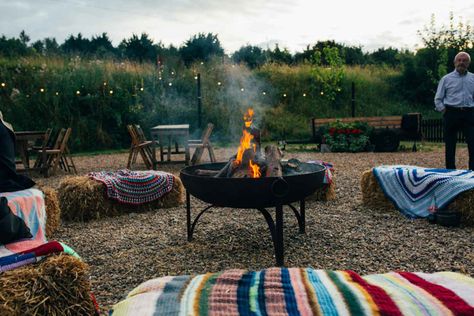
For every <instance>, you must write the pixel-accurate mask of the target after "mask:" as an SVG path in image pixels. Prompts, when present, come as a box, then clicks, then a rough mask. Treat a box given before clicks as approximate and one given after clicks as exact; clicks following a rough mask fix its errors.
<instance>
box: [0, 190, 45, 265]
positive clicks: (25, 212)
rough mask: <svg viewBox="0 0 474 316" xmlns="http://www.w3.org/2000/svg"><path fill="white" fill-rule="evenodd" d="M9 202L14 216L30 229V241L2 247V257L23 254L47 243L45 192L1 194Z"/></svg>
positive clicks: (32, 191) (23, 191)
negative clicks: (24, 251)
mask: <svg viewBox="0 0 474 316" xmlns="http://www.w3.org/2000/svg"><path fill="white" fill-rule="evenodd" d="M0 196H4V197H6V198H7V200H8V207H9V208H10V209H11V211H12V212H13V214H15V215H16V216H18V217H20V218H21V219H23V221H24V222H25V224H26V226H28V227H29V228H30V231H31V235H33V237H32V238H30V239H23V240H20V241H17V242H13V243H9V244H7V245H0V257H3V256H8V255H11V254H14V253H19V252H22V251H23V250H26V249H31V248H34V247H37V246H39V245H41V244H44V243H45V242H46V234H45V226H46V209H45V204H44V195H43V192H41V191H40V190H37V189H27V190H22V191H16V192H5V193H0Z"/></svg>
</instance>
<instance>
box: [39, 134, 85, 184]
mask: <svg viewBox="0 0 474 316" xmlns="http://www.w3.org/2000/svg"><path fill="white" fill-rule="evenodd" d="M71 132H72V129H71V128H70V127H69V128H68V129H64V128H62V129H61V130H60V131H59V133H58V136H57V138H56V141H55V142H54V145H53V148H51V149H44V150H40V151H38V155H41V162H40V165H39V166H40V167H42V168H43V169H44V172H45V175H46V176H47V175H48V174H49V171H50V170H51V169H52V172H51V174H54V173H55V172H56V170H57V169H58V166H59V167H60V168H62V169H64V170H65V171H67V172H70V171H72V170H73V171H74V173H76V174H77V170H76V166H75V165H74V161H73V160H72V157H71V156H70V151H69V148H68V146H67V142H68V141H69V137H70V136H71Z"/></svg>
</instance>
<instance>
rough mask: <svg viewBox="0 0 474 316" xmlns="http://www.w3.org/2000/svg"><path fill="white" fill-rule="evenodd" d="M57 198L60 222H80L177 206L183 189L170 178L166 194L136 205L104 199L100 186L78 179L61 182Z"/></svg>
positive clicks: (88, 180) (179, 183)
mask: <svg viewBox="0 0 474 316" xmlns="http://www.w3.org/2000/svg"><path fill="white" fill-rule="evenodd" d="M173 177H174V176H173ZM58 196H59V204H60V207H61V216H62V217H63V218H64V219H67V220H82V221H84V220H90V219H99V218H103V217H111V216H117V215H120V214H124V213H136V212H146V211H151V210H154V209H157V208H169V207H175V206H178V205H180V204H182V203H184V186H183V183H182V182H181V179H179V178H177V177H174V184H173V189H172V190H171V191H170V192H169V193H167V194H166V195H164V196H163V197H162V198H161V199H158V200H155V201H153V202H150V203H146V204H142V205H138V206H137V205H128V204H123V203H119V202H117V201H115V200H110V199H108V198H106V195H105V186H104V184H103V183H101V182H98V181H95V180H92V179H90V178H89V177H87V176H79V177H70V178H67V179H65V180H63V181H62V182H61V183H60V185H59V188H58Z"/></svg>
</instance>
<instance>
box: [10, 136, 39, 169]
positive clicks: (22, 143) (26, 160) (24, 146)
mask: <svg viewBox="0 0 474 316" xmlns="http://www.w3.org/2000/svg"><path fill="white" fill-rule="evenodd" d="M45 134H46V131H15V139H16V150H17V152H18V153H19V154H20V158H21V162H22V164H23V166H24V167H25V169H24V170H25V171H26V172H29V171H30V170H33V169H32V168H30V154H29V152H28V148H29V143H34V142H36V141H38V140H41V141H43V140H44V137H45ZM20 171H21V170H20Z"/></svg>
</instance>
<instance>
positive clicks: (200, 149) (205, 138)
mask: <svg viewBox="0 0 474 316" xmlns="http://www.w3.org/2000/svg"><path fill="white" fill-rule="evenodd" d="M213 129H214V124H212V123H209V124H207V127H206V128H205V129H204V130H203V132H202V136H201V139H195V140H194V139H190V140H189V141H188V144H189V148H196V149H195V150H194V154H193V157H192V158H191V166H194V165H197V164H199V163H200V162H201V158H202V154H203V153H204V150H205V149H207V150H208V152H209V158H210V159H211V162H216V156H215V154H214V149H213V148H212V144H211V141H210V140H209V138H210V137H211V133H212V130H213Z"/></svg>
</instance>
